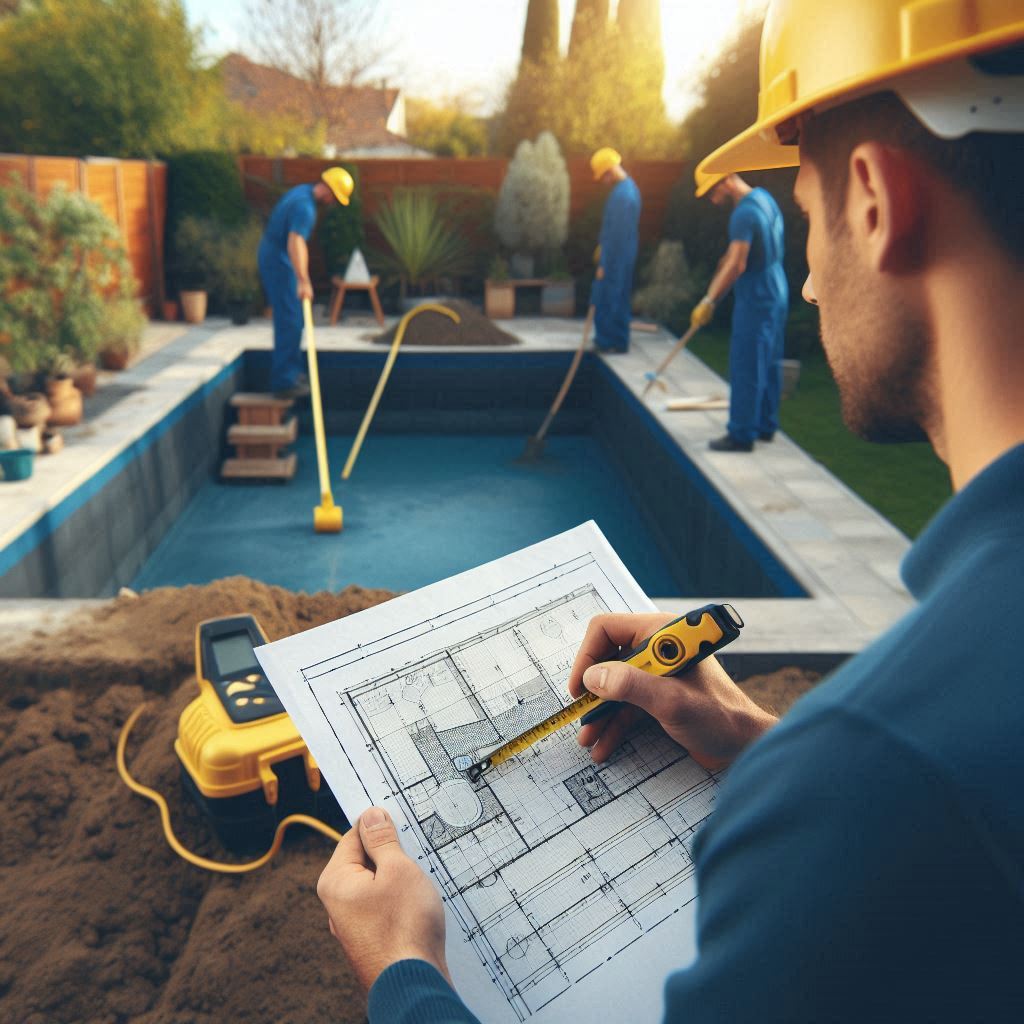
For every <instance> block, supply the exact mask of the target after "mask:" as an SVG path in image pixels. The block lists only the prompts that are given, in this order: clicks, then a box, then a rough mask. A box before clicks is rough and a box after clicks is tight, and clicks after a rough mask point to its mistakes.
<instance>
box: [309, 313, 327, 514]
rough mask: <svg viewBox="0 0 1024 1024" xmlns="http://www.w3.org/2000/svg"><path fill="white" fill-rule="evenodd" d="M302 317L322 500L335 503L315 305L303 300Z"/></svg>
mask: <svg viewBox="0 0 1024 1024" xmlns="http://www.w3.org/2000/svg"><path fill="white" fill-rule="evenodd" d="M302 318H303V320H304V321H305V326H306V359H307V361H308V363H309V392H310V396H309V397H310V403H311V404H312V406H313V433H314V435H315V436H316V466H317V471H318V472H319V474H320V500H321V501H322V502H323V503H324V504H325V505H333V504H334V499H333V498H332V497H331V473H330V470H329V469H328V468H327V441H326V438H325V437H324V409H323V406H322V405H321V403H320V374H319V372H318V369H317V358H316V340H315V339H314V336H313V306H312V304H311V303H310V301H309V299H303V300H302Z"/></svg>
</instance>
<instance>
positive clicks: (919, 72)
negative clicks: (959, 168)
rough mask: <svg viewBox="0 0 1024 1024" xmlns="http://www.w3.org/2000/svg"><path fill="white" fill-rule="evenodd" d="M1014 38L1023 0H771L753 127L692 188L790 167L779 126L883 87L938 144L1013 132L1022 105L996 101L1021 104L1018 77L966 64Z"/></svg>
mask: <svg viewBox="0 0 1024 1024" xmlns="http://www.w3.org/2000/svg"><path fill="white" fill-rule="evenodd" d="M1022 39H1024V10H1022V5H1021V0H828V3H822V2H821V0H772V3H771V6H770V7H769V8H768V13H767V15H766V16H765V21H764V31H763V32H762V34H761V60H760V93H759V94H758V110H757V120H756V121H755V122H754V124H752V125H751V126H750V127H749V128H748V129H747V130H746V131H744V132H741V133H740V134H739V135H737V136H736V137H735V138H734V139H731V140H730V141H729V142H727V143H726V144H725V145H724V146H721V147H720V148H719V149H717V150H715V152H714V153H712V154H711V155H710V156H709V157H706V158H705V159H704V160H702V161H701V163H700V164H699V165H698V167H697V170H696V172H695V177H696V179H697V185H698V186H702V185H703V184H704V183H705V181H706V178H707V176H708V175H712V174H729V173H732V172H734V171H755V170H761V169H766V168H769V167H794V166H796V165H797V164H798V163H799V162H800V154H799V149H798V147H797V145H796V139H795V137H791V136H790V135H789V133H788V132H787V131H785V130H783V132H782V137H780V132H779V128H780V126H783V125H785V124H786V122H788V121H790V119H792V118H794V117H796V116H797V115H798V114H803V113H805V112H807V111H810V110H822V109H826V108H827V107H830V106H836V105H838V104H840V103H843V102H846V101H848V100H850V99H853V98H855V97H859V96H864V95H867V94H869V93H872V92H880V91H882V90H885V89H892V90H894V91H895V92H897V93H898V94H899V95H900V97H901V98H902V99H903V101H904V103H906V105H907V106H908V108H909V109H910V110H911V111H912V112H913V113H914V114H915V116H916V117H917V118H918V120H919V121H921V123H922V124H923V125H924V126H925V127H926V128H928V129H929V130H930V131H931V132H932V133H933V134H935V135H939V136H941V137H943V138H959V137H961V136H963V135H966V134H967V133H968V132H971V131H993V132H1008V131H1018V132H1019V131H1021V130H1022V127H1024V126H1022V125H1021V123H1020V122H1021V116H1020V109H1021V107H1020V103H1019V102H1005V101H1004V100H1006V99H1008V98H1010V97H1012V98H1013V99H1014V100H1017V99H1018V98H1019V99H1020V100H1024V85H1022V79H1021V78H1020V77H1017V78H1016V79H1015V80H1013V79H1011V78H1010V76H1003V75H999V76H996V75H992V76H989V75H985V74H983V73H982V72H981V71H979V70H978V69H977V68H976V67H974V66H973V65H972V64H970V63H969V62H968V60H967V58H969V57H973V56H975V55H977V54H981V53H984V52H986V51H990V50H997V49H1001V48H1003V47H1006V46H1010V45H1012V44H1014V43H1017V42H1020V41H1021V40H1022ZM783 138H785V139H786V140H788V143H789V144H786V143H784V141H783ZM708 187H710V186H708Z"/></svg>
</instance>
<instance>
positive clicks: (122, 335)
mask: <svg viewBox="0 0 1024 1024" xmlns="http://www.w3.org/2000/svg"><path fill="white" fill-rule="evenodd" d="M145 326H146V318H145V317H144V316H143V315H142V310H140V309H139V304H138V302H136V301H134V300H133V299H122V300H121V301H119V302H115V303H114V304H113V305H112V306H111V307H110V310H109V312H108V314H107V323H106V330H105V336H104V340H103V343H102V345H101V346H100V364H101V365H102V367H103V369H105V370H123V369H124V368H125V367H126V366H127V365H128V361H129V360H130V359H131V357H132V356H133V355H135V353H136V352H138V350H139V346H140V345H141V343H142V330H143V328H144V327H145Z"/></svg>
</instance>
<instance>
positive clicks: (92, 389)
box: [71, 363, 96, 398]
mask: <svg viewBox="0 0 1024 1024" xmlns="http://www.w3.org/2000/svg"><path fill="white" fill-rule="evenodd" d="M71 379H72V380H73V381H74V382H75V387H76V388H78V390H79V391H81V392H82V394H83V395H84V396H85V397H86V398H92V396H93V395H94V394H96V364H95V363H83V364H82V365H81V366H80V367H78V369H77V370H75V372H74V375H73V376H72V378H71Z"/></svg>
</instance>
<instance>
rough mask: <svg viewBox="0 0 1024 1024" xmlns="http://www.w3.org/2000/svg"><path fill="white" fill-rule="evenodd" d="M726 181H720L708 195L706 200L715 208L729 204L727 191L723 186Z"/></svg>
mask: <svg viewBox="0 0 1024 1024" xmlns="http://www.w3.org/2000/svg"><path fill="white" fill-rule="evenodd" d="M725 181H726V179H724V178H723V179H722V181H720V182H719V183H718V184H717V185H715V187H714V188H713V189H712V190H711V191H710V192H709V193H708V198H709V199H710V200H711V202H713V203H714V204H715V206H725V204H726V203H727V202H729V189H728V188H726V185H725Z"/></svg>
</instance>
